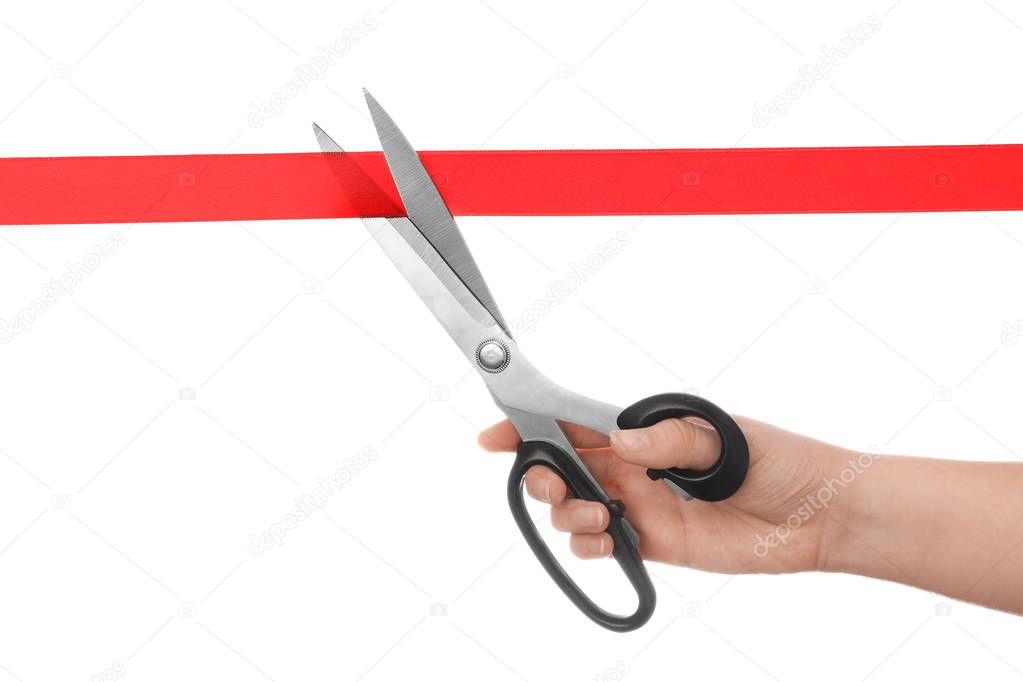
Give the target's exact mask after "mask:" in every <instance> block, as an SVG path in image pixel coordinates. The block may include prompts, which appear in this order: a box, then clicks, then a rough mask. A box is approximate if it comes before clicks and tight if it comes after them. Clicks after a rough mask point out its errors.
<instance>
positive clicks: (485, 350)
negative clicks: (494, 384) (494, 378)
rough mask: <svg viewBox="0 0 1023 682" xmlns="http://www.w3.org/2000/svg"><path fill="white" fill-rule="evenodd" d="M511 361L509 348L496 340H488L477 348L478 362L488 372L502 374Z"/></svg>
mask: <svg viewBox="0 0 1023 682" xmlns="http://www.w3.org/2000/svg"><path fill="white" fill-rule="evenodd" d="M510 359H511V358H510V356H509V353H508V347H507V346H505V345H504V344H503V343H501V342H500V341H497V340H495V339H487V340H486V341H484V342H483V343H481V344H480V345H479V346H477V348H476V362H478V363H479V364H480V367H482V368H483V369H485V370H486V371H488V372H493V373H497V372H500V371H501V370H503V369H504V368H505V367H507V366H508V362H509V360H510Z"/></svg>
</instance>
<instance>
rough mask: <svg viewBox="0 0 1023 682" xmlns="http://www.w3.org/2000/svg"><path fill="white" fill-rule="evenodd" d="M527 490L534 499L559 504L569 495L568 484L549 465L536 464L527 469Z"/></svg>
mask: <svg viewBox="0 0 1023 682" xmlns="http://www.w3.org/2000/svg"><path fill="white" fill-rule="evenodd" d="M526 492H527V493H529V496H530V497H532V498H533V499H534V500H540V501H541V502H547V503H549V504H553V505H559V504H561V503H562V502H563V501H564V500H565V497H566V496H567V495H568V486H566V485H565V482H564V481H562V480H561V477H560V476H558V475H557V474H556V473H554V472H553V471H551V470H550V469H548V468H547V467H545V466H534V467H530V468H529V470H528V471H526Z"/></svg>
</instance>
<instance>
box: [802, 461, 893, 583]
mask: <svg viewBox="0 0 1023 682" xmlns="http://www.w3.org/2000/svg"><path fill="white" fill-rule="evenodd" d="M880 457H881V455H880V453H877V452H869V451H864V452H857V451H854V450H846V449H844V448H839V449H836V452H835V453H833V454H832V455H831V456H830V457H829V459H830V460H831V461H830V462H829V466H828V467H827V468H826V473H825V475H824V476H823V477H822V479H821V487H820V489H819V490H818V493H817V494H818V498H819V499H820V500H821V501H822V503H825V502H824V500H827V502H826V503H825V504H826V505H827V514H826V515H825V518H824V524H823V527H822V529H821V541H820V551H819V553H818V558H817V570H819V571H826V572H832V573H856V574H860V575H870V574H872V572H873V569H872V567H871V566H870V565H869V564H870V562H871V560H872V559H875V558H876V556H875V555H874V554H873V553H870V552H869V551H867V552H865V551H864V545H863V541H862V539H861V538H862V537H863V535H864V533H865V530H864V529H865V528H868V527H869V526H870V525H871V523H872V521H871V519H872V518H873V517H874V516H876V515H878V514H879V513H881V508H880V506H879V505H878V504H877V503H876V500H877V499H878V491H877V486H878V482H879V481H881V480H883V479H884V476H883V475H882V474H881V473H880V469H882V468H883V467H882V466H881V464H880ZM881 498H882V499H883V493H882V494H881Z"/></svg>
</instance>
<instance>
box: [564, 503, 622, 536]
mask: <svg viewBox="0 0 1023 682" xmlns="http://www.w3.org/2000/svg"><path fill="white" fill-rule="evenodd" d="M607 523H608V513H607V507H605V506H604V505H603V504H601V503H600V502H588V501H586V500H571V499H569V500H565V501H564V502H563V503H562V504H560V505H558V506H556V507H554V508H553V509H551V524H552V525H553V526H554V527H555V528H556V529H557V530H560V531H564V532H566V533H600V532H601V531H603V530H605V529H606V528H607Z"/></svg>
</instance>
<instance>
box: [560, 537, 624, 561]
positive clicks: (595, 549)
mask: <svg viewBox="0 0 1023 682" xmlns="http://www.w3.org/2000/svg"><path fill="white" fill-rule="evenodd" d="M568 546H569V547H570V548H571V549H572V553H573V554H575V555H576V556H577V557H579V558H580V559H603V558H604V557H608V556H611V551H612V550H613V549H614V541H613V540H612V539H611V536H610V535H608V534H607V533H573V534H572V537H571V538H570V539H569V541H568Z"/></svg>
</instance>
